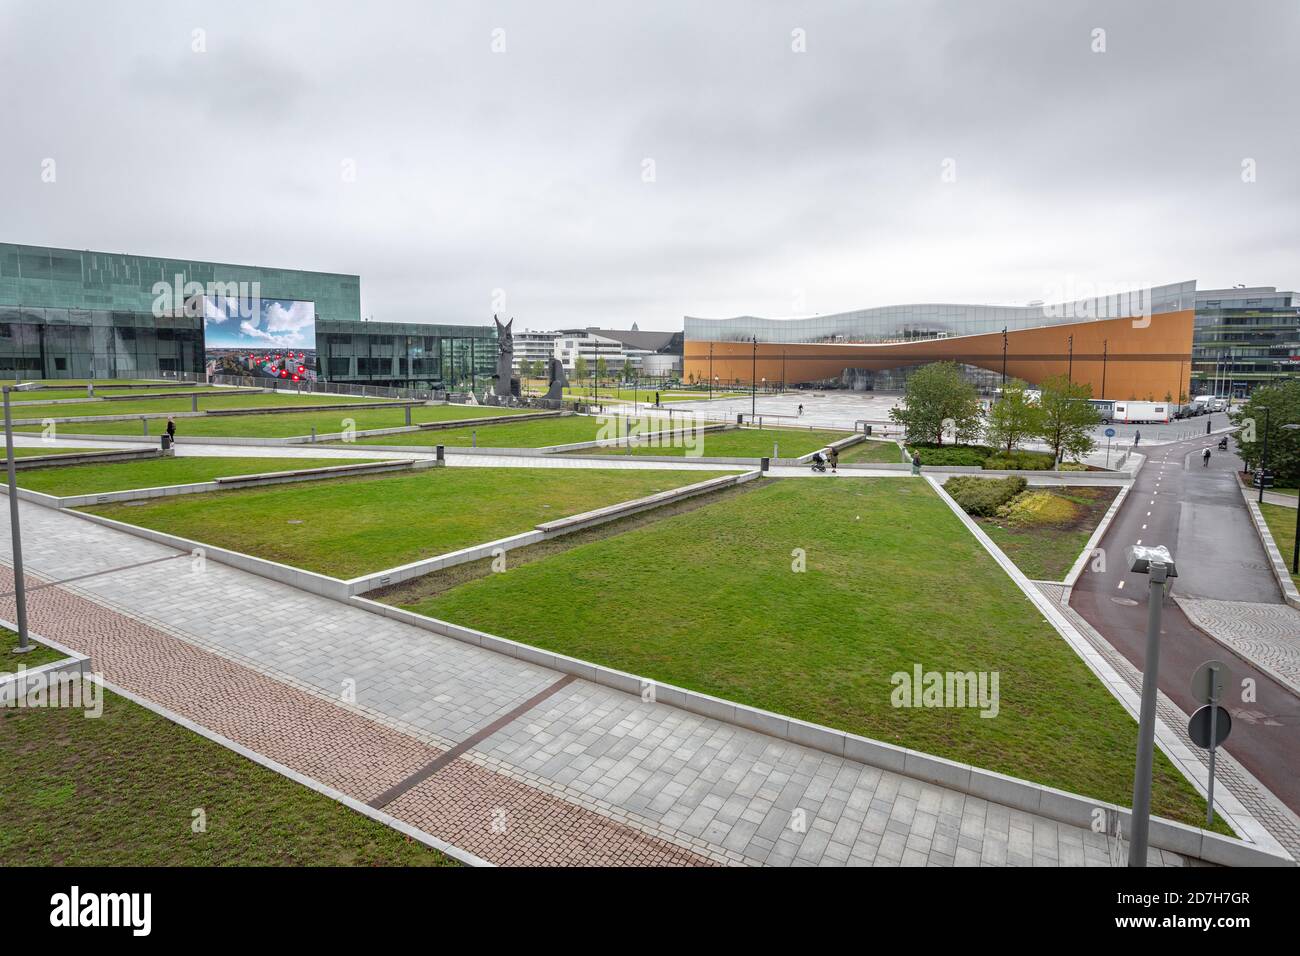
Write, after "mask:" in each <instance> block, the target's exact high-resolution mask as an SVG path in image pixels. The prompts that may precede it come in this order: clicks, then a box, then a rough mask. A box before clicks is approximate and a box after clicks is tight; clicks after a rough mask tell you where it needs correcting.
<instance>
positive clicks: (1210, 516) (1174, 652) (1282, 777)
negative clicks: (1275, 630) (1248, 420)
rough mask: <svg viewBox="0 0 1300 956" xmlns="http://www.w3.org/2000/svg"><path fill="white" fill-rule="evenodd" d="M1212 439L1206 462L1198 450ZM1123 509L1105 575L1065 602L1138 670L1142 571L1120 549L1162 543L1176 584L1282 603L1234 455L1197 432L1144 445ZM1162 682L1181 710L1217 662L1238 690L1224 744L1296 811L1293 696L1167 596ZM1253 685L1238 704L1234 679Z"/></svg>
mask: <svg viewBox="0 0 1300 956" xmlns="http://www.w3.org/2000/svg"><path fill="white" fill-rule="evenodd" d="M1207 444H1209V445H1210V448H1211V453H1212V457H1211V459H1210V465H1209V467H1203V466H1202V464H1201V457H1200V456H1201V450H1202V449H1203V448H1205V446H1206V445H1207ZM1147 453H1148V454H1149V455H1150V458H1149V459H1148V461H1147V463H1146V465H1145V467H1144V468H1143V469H1142V471H1141V473H1140V474H1139V475H1138V479H1137V481H1136V482H1135V484H1134V486H1133V488H1132V490H1131V491H1130V492H1129V495H1128V498H1127V499H1126V501H1125V502H1124V506H1123V507H1122V508H1121V509H1120V512H1119V514H1118V515H1116V518H1115V520H1114V521H1113V522H1112V523H1111V526H1110V528H1109V529H1108V530H1107V532H1106V535H1105V537H1104V538H1103V539H1102V542H1101V547H1102V548H1103V549H1104V551H1105V555H1106V570H1105V571H1098V572H1094V571H1088V572H1085V573H1084V574H1083V576H1082V577H1080V578H1079V582H1078V584H1077V585H1076V586H1075V588H1074V592H1073V595H1072V596H1071V599H1070V603H1071V605H1072V606H1073V607H1074V608H1075V610H1077V611H1078V612H1079V613H1080V614H1081V615H1083V617H1084V618H1085V619H1087V621H1088V622H1089V623H1090V624H1091V625H1092V626H1093V627H1095V628H1096V629H1097V630H1098V631H1099V632H1101V633H1102V634H1103V635H1105V637H1106V638H1107V640H1109V641H1110V642H1111V644H1112V645H1114V647H1115V648H1116V649H1117V650H1118V651H1119V652H1120V653H1122V654H1123V655H1124V656H1125V657H1126V658H1128V659H1129V661H1131V662H1132V663H1133V664H1134V666H1136V667H1138V668H1139V669H1142V668H1143V667H1144V665H1145V661H1144V657H1145V653H1146V618H1147V577H1146V575H1143V574H1134V573H1132V572H1130V571H1129V570H1128V568H1127V564H1126V560H1125V559H1126V554H1125V551H1126V549H1127V548H1128V547H1129V546H1130V545H1132V544H1135V543H1138V542H1141V543H1142V544H1146V545H1160V544H1163V545H1165V546H1167V547H1168V548H1169V550H1170V551H1171V552H1172V553H1173V556H1174V561H1175V563H1176V565H1177V569H1178V575H1179V576H1178V578H1177V579H1175V580H1174V583H1173V586H1174V589H1175V591H1176V593H1178V594H1182V595H1187V596H1189V597H1204V598H1216V599H1220V600H1230V601H1257V602H1263V603H1281V601H1282V596H1281V594H1280V592H1279V591H1278V588H1277V584H1276V582H1275V581H1274V580H1273V577H1272V575H1271V574H1270V572H1269V570H1268V566H1267V565H1266V564H1265V558H1264V550H1263V547H1262V545H1260V543H1259V540H1258V538H1257V537H1256V535H1255V533H1254V530H1253V529H1252V528H1251V525H1250V515H1249V512H1248V511H1247V510H1246V508H1245V505H1244V503H1243V502H1242V500H1241V494H1240V492H1239V491H1238V490H1237V485H1236V478H1235V475H1234V472H1235V471H1236V469H1239V468H1240V467H1241V461H1240V459H1238V458H1237V457H1236V456H1235V455H1234V454H1232V453H1231V452H1230V451H1229V452H1223V451H1219V449H1218V444H1217V441H1216V440H1214V439H1211V440H1210V441H1208V442H1207V440H1206V439H1205V438H1204V437H1201V438H1198V439H1196V440H1192V441H1184V442H1177V443H1172V444H1168V445H1162V446H1160V447H1156V448H1151V449H1149V450H1148V452H1147ZM1161 635H1162V636H1161V641H1160V671H1159V681H1158V683H1159V686H1160V689H1161V690H1162V691H1164V692H1165V693H1166V694H1167V695H1168V696H1169V697H1170V699H1172V700H1173V701H1174V702H1175V703H1176V704H1177V705H1178V706H1179V707H1180V708H1182V710H1183V711H1185V712H1186V713H1189V714H1190V713H1191V712H1192V711H1193V710H1195V709H1196V707H1197V706H1199V701H1196V700H1195V699H1193V697H1192V694H1191V686H1190V685H1191V678H1192V674H1193V672H1194V671H1195V670H1196V668H1197V667H1198V666H1200V665H1201V664H1202V663H1204V662H1205V661H1208V660H1219V661H1222V662H1224V663H1225V664H1226V665H1227V666H1228V668H1229V670H1230V671H1231V674H1232V677H1233V682H1232V683H1231V684H1229V688H1230V691H1232V692H1235V693H1234V694H1233V696H1232V697H1231V699H1230V700H1228V701H1226V702H1225V704H1224V706H1226V707H1227V709H1228V710H1229V712H1231V714H1232V717H1233V725H1232V735H1231V736H1230V737H1229V738H1228V742H1227V744H1226V745H1225V749H1227V750H1228V752H1229V753H1231V754H1232V755H1233V756H1234V757H1236V758H1237V760H1239V761H1240V762H1241V763H1242V764H1243V765H1245V766H1246V767H1247V768H1248V769H1249V770H1250V771H1251V773H1253V774H1254V775H1255V776H1256V777H1258V778H1259V780H1260V781H1261V782H1263V784H1264V785H1265V786H1266V787H1268V788H1269V789H1270V790H1272V791H1273V793H1274V794H1276V795H1277V796H1278V797H1279V798H1280V799H1281V800H1282V801H1283V802H1284V803H1285V804H1286V805H1287V806H1289V807H1290V808H1291V809H1292V810H1293V811H1296V812H1298V813H1300V698H1297V697H1296V695H1295V694H1293V693H1292V692H1291V691H1290V690H1288V689H1287V688H1285V687H1283V686H1282V685H1281V684H1278V683H1277V682H1276V681H1274V680H1273V679H1272V678H1270V677H1269V676H1268V675H1267V674H1265V673H1264V672H1263V671H1260V670H1259V669H1258V668H1256V667H1254V666H1253V665H1251V664H1250V663H1249V662H1247V661H1246V660H1245V659H1244V658H1241V657H1239V656H1238V655H1236V654H1234V653H1233V652H1232V651H1230V650H1228V649H1227V648H1226V647H1224V646H1223V645H1222V644H1219V643H1218V642H1217V641H1214V640H1213V639H1212V638H1210V637H1207V636H1206V635H1204V634H1202V633H1201V632H1200V631H1198V630H1197V629H1196V628H1195V627H1193V626H1192V625H1191V624H1190V623H1189V622H1188V620H1187V618H1186V617H1185V616H1184V615H1183V613H1182V611H1181V610H1180V609H1179V608H1178V606H1177V605H1176V604H1174V603H1173V602H1172V601H1170V600H1168V599H1166V602H1165V606H1164V616H1163V620H1162V628H1161ZM1247 677H1249V678H1252V679H1253V680H1254V681H1255V686H1256V688H1257V690H1256V699H1255V700H1254V701H1253V702H1243V701H1242V700H1241V699H1240V698H1241V690H1240V688H1241V681H1242V679H1243V678H1247Z"/></svg>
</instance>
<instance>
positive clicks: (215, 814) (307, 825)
mask: <svg viewBox="0 0 1300 956" xmlns="http://www.w3.org/2000/svg"><path fill="white" fill-rule="evenodd" d="M103 706H104V712H103V714H102V715H101V716H100V717H98V718H97V719H94V720H87V719H86V718H85V717H84V716H83V715H82V711H80V710H74V709H71V708H66V707H65V708H39V709H17V708H6V709H4V710H3V711H0V863H3V864H4V865H6V866H60V865H63V866H66V865H75V866H455V865H457V864H456V863H455V861H453V860H451V859H450V858H449V857H446V856H444V855H443V854H441V853H438V852H437V851H436V850H432V849H430V848H428V847H426V846H424V845H423V844H421V843H418V842H416V841H414V840H412V839H410V838H408V837H405V836H403V835H402V834H400V833H398V832H397V831H395V830H392V829H390V828H388V827H386V826H384V825H383V824H382V823H379V822H377V821H374V820H371V819H369V818H368V817H365V816H362V815H361V814H359V813H356V812H355V811H353V810H349V809H348V808H347V807H345V806H343V805H342V804H339V803H335V802H334V801H333V800H331V799H329V798H328V797H326V796H323V795H322V794H319V793H316V792H315V791H314V790H309V789H308V788H307V787H304V786H302V785H301V784H298V783H295V782H294V781H292V780H290V779H288V778H287V777H282V776H281V775H280V774H278V773H275V772H274V771H272V770H268V769H267V768H265V767H262V766H260V765H259V764H256V763H253V762H252V761H251V760H247V759H245V758H243V757H241V756H239V755H238V754H235V753H233V752H231V751H229V750H227V749H226V748H225V747H222V746H220V745H219V744H216V743H213V742H212V741H210V740H208V739H206V738H205V737H201V736H199V735H198V734H196V733H193V732H192V731H189V730H186V729H185V728H183V727H180V726H178V725H177V724H173V723H172V722H171V721H168V720H165V719H163V718H162V717H160V716H158V715H157V714H154V713H153V712H152V711H149V710H147V709H145V708H144V707H141V706H139V705H138V704H135V703H133V702H132V701H129V700H127V699H125V698H123V697H119V696H117V695H116V694H113V693H111V692H107V691H105V692H104V705H103ZM196 809H202V811H203V815H204V818H203V819H204V831H203V832H199V833H196V832H194V829H193V823H194V820H195V816H194V811H195V810H196Z"/></svg>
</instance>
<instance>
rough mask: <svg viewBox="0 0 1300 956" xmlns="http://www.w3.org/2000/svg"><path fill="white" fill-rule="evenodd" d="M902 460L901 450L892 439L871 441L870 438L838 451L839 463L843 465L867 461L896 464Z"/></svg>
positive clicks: (865, 462)
mask: <svg viewBox="0 0 1300 956" xmlns="http://www.w3.org/2000/svg"><path fill="white" fill-rule="evenodd" d="M902 460H903V451H902V449H900V448H899V447H898V445H897V444H895V443H894V442H892V441H873V440H871V439H870V438H868V439H867V440H866V441H862V442H858V443H857V444H856V445H851V446H849V447H848V448H846V449H844V450H843V451H842V452H840V463H841V464H845V465H851V464H867V463H870V464H882V463H889V464H894V465H897V464H899V463H900V462H901V461H902Z"/></svg>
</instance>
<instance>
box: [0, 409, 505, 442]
mask: <svg viewBox="0 0 1300 956" xmlns="http://www.w3.org/2000/svg"><path fill="white" fill-rule="evenodd" d="M107 404H114V405H115V404H117V403H116V402H112V403H107ZM56 407H57V406H56ZM105 414H106V413H105ZM511 414H518V413H516V412H513V411H511V410H510V409H501V408H486V407H484V406H481V405H416V406H415V407H413V408H412V409H411V421H412V422H413V423H414V424H417V425H418V424H421V423H423V422H446V421H459V420H463V419H471V418H485V417H488V416H491V415H511ZM345 419H351V420H352V421H353V422H355V427H356V428H357V430H359V431H361V430H365V429H367V428H396V427H399V426H401V425H405V424H406V413H405V411H404V410H403V409H401V408H358V409H356V410H355V411H354V410H351V409H338V410H337V411H329V412H279V413H277V414H274V415H218V416H214V417H212V418H178V419H176V434H177V435H179V436H182V437H183V436H185V435H194V436H196V437H204V438H221V437H244V438H291V437H294V436H297V435H309V434H311V430H312V426H315V428H316V431H317V433H318V434H329V433H333V432H340V431H342V430H343V428H344V426H343V422H344V420H345ZM163 427H164V423H162V422H160V421H152V422H150V423H149V434H150V435H154V436H157V435H159V434H161V432H162V429H163ZM58 429H59V431H60V432H63V433H66V434H69V435H139V434H141V433H142V431H143V429H142V428H141V425H140V421H139V420H138V419H134V420H128V421H123V422H70V423H67V424H63V425H60V426H58ZM18 430H20V431H40V430H41V426H40V425H23V426H20V427H19V429H18ZM389 441H390V443H391V441H392V440H391V439H389Z"/></svg>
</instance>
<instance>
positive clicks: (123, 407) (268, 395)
mask: <svg viewBox="0 0 1300 956" xmlns="http://www.w3.org/2000/svg"><path fill="white" fill-rule="evenodd" d="M375 401H381V399H374V398H357V397H354V396H351V395H328V396H327V395H292V394H289V395H286V394H284V393H280V392H250V393H246V394H243V395H239V394H236V395H221V394H217V395H202V396H199V409H198V410H199V411H201V412H204V411H220V410H225V409H232V408H289V407H292V406H294V405H355V404H357V403H358V402H375ZM192 406H193V401H192V399H191V398H190V397H188V396H186V397H184V398H163V397H157V396H152V397H142V398H139V399H131V400H130V401H125V400H124V401H120V402H116V401H115V402H76V403H74V404H70V405H19V406H18V407H16V408H14V409H12V414H13V416H14V418H15V419H19V418H76V417H79V416H81V415H150V414H165V413H168V412H188V411H191V409H192Z"/></svg>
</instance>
